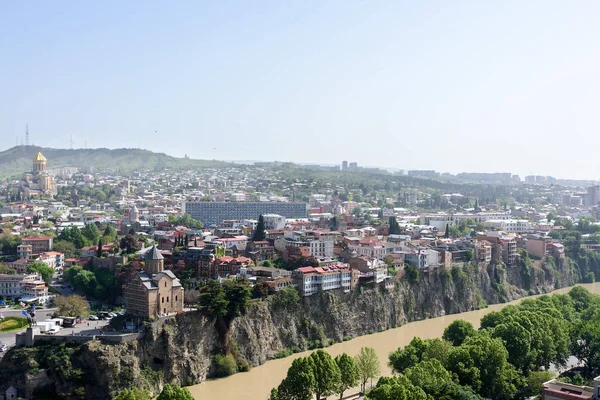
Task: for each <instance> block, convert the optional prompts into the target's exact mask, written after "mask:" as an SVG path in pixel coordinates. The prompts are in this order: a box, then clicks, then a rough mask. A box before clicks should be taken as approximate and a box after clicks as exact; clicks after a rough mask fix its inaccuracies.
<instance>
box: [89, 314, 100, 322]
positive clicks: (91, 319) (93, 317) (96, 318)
mask: <svg viewBox="0 0 600 400" xmlns="http://www.w3.org/2000/svg"><path fill="white" fill-rule="evenodd" d="M88 319H89V320H90V321H98V320H99V319H100V318H98V317H96V316H95V315H90V317H89V318H88Z"/></svg>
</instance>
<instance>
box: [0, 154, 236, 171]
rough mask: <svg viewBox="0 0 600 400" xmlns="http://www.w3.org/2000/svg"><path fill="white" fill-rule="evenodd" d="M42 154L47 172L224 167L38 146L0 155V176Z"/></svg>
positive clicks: (26, 168)
mask: <svg viewBox="0 0 600 400" xmlns="http://www.w3.org/2000/svg"><path fill="white" fill-rule="evenodd" d="M38 152H41V153H42V154H43V155H44V156H45V157H46V159H47V160H48V169H56V168H64V167H77V168H83V167H86V166H91V167H94V168H96V169H105V168H107V169H113V170H117V171H119V172H121V173H130V172H132V171H135V170H139V169H160V168H176V167H207V166H224V165H227V164H228V163H226V162H223V161H216V160H213V161H208V160H193V159H189V158H177V157H172V156H169V155H167V154H164V153H154V152H152V151H149V150H141V149H105V148H100V149H73V150H69V149H53V148H47V147H39V146H16V147H12V148H10V149H7V150H5V151H3V152H0V177H5V178H6V177H14V176H19V175H21V174H22V173H24V172H27V171H30V170H31V168H32V160H33V158H34V157H35V155H36V154H37V153H38Z"/></svg>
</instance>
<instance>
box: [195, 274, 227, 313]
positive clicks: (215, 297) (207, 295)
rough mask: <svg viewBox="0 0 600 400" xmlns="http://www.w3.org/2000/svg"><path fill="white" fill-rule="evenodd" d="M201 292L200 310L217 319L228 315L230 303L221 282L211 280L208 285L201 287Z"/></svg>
mask: <svg viewBox="0 0 600 400" xmlns="http://www.w3.org/2000/svg"><path fill="white" fill-rule="evenodd" d="M199 292H200V295H199V296H198V309H200V310H203V311H204V312H206V313H207V314H208V315H210V316H212V317H216V318H218V317H224V316H226V315H227V308H228V306H229V301H228V300H227V296H226V294H225V289H224V288H223V285H221V284H220V283H219V281H216V280H209V281H208V282H207V283H206V285H204V286H201V287H200V289H199Z"/></svg>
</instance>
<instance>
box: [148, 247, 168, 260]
mask: <svg viewBox="0 0 600 400" xmlns="http://www.w3.org/2000/svg"><path fill="white" fill-rule="evenodd" d="M144 258H145V259H146V260H162V259H163V258H164V257H163V256H162V254H160V251H158V249H157V248H156V245H154V246H152V248H151V249H150V251H148V252H147V253H146V257H144Z"/></svg>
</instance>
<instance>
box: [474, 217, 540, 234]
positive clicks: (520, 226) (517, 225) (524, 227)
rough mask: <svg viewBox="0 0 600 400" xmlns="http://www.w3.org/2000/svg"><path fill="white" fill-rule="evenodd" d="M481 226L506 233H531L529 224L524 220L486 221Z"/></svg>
mask: <svg viewBox="0 0 600 400" xmlns="http://www.w3.org/2000/svg"><path fill="white" fill-rule="evenodd" d="M483 226H485V227H486V228H490V229H496V230H500V231H504V232H508V233H524V232H529V231H531V229H532V227H531V222H529V221H527V220H524V219H506V220H488V221H485V222H484V223H483Z"/></svg>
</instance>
